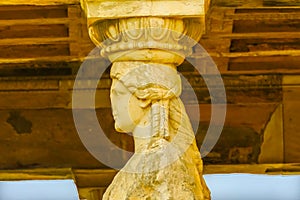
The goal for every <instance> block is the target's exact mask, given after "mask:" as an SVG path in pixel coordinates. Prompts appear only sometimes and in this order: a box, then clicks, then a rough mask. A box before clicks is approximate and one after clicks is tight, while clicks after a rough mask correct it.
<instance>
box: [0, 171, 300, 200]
mask: <svg viewBox="0 0 300 200" xmlns="http://www.w3.org/2000/svg"><path fill="white" fill-rule="evenodd" d="M204 178H205V180H206V183H207V185H208V187H209V189H210V191H211V195H212V200H300V175H299V176H270V175H269V176H268V175H249V174H219V175H216V174H214V175H205V176H204ZM78 199H79V197H78V194H77V190H76V186H75V184H74V182H73V181H72V180H55V181H11V182H0V200H78Z"/></svg>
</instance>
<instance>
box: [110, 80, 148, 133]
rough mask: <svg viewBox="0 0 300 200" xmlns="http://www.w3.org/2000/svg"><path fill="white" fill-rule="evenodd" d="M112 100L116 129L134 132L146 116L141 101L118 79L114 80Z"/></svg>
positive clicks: (111, 93)
mask: <svg viewBox="0 0 300 200" xmlns="http://www.w3.org/2000/svg"><path fill="white" fill-rule="evenodd" d="M110 99H111V104H112V112H113V117H114V120H115V129H116V130H117V131H119V132H132V131H133V130H134V128H135V127H136V126H137V125H138V123H139V122H140V120H141V118H142V117H143V115H144V111H143V109H142V108H141V107H140V106H139V105H140V101H139V100H138V99H137V98H136V97H135V96H134V95H132V94H131V92H130V91H129V90H128V89H127V88H126V87H125V86H124V85H123V83H122V82H120V81H119V80H117V79H113V80H112V86H111V91H110Z"/></svg>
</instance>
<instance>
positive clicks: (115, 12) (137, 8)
mask: <svg viewBox="0 0 300 200" xmlns="http://www.w3.org/2000/svg"><path fill="white" fill-rule="evenodd" d="M208 3H209V1H208V0H177V1H174V0H163V1H157V0H155V1H154V0H145V1H139V0H124V1H118V0H82V3H81V5H82V7H83V9H84V10H85V12H86V15H87V18H88V21H89V24H91V23H93V22H94V21H96V20H105V19H116V18H118V19H120V18H128V17H143V16H157V17H164V16H167V17H172V16H174V17H200V16H204V15H205V12H206V8H207V7H208V6H207V4H208Z"/></svg>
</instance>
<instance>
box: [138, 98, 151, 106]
mask: <svg viewBox="0 0 300 200" xmlns="http://www.w3.org/2000/svg"><path fill="white" fill-rule="evenodd" d="M139 100H140V104H139V106H140V107H141V108H147V107H148V106H149V105H150V103H151V99H139Z"/></svg>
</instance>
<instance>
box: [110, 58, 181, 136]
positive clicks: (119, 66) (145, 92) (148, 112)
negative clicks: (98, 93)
mask: <svg viewBox="0 0 300 200" xmlns="http://www.w3.org/2000/svg"><path fill="white" fill-rule="evenodd" d="M111 78H112V87H111V101H112V110H113V116H114V119H115V128H116V130H118V131H121V132H131V131H133V130H134V129H135V127H136V126H138V125H139V126H143V125H151V127H152V135H164V136H167V135H168V134H169V130H168V128H169V103H170V100H172V99H177V98H178V97H179V95H180V93H181V79H180V76H179V75H178V74H177V71H176V68H175V66H174V67H172V65H171V67H170V65H164V64H157V63H155V64H154V63H140V62H134V63H132V62H131V63H127V62H116V63H114V64H113V66H112V69H111Z"/></svg>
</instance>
